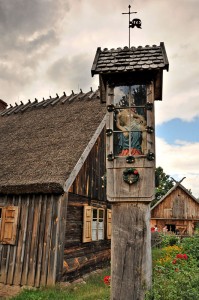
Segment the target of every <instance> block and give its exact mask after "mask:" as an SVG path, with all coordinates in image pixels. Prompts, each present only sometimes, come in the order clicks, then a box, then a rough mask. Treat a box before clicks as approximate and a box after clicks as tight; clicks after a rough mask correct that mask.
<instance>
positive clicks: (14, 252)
mask: <svg viewBox="0 0 199 300" xmlns="http://www.w3.org/2000/svg"><path fill="white" fill-rule="evenodd" d="M14 200H15V202H14V205H16V206H17V205H18V207H19V208H21V196H19V198H18V200H16V199H15V198H14ZM20 216H21V209H19V220H20V219H21V217H20ZM17 228H18V230H17V237H16V245H15V246H13V247H12V249H11V255H10V261H9V270H8V276H7V284H13V280H14V272H15V266H16V265H15V264H16V255H17V245H18V239H19V226H18V227H17Z"/></svg>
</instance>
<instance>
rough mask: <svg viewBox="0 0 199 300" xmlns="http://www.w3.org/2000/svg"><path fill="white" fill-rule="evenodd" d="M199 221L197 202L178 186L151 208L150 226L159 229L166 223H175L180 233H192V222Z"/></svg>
mask: <svg viewBox="0 0 199 300" xmlns="http://www.w3.org/2000/svg"><path fill="white" fill-rule="evenodd" d="M197 222H199V202H197V201H195V200H193V199H192V197H191V196H190V195H189V194H188V193H186V192H185V191H184V190H183V189H182V188H180V187H178V188H176V189H175V190H173V192H172V193H170V194H168V196H167V197H165V199H164V200H163V201H162V202H160V203H159V204H158V205H157V206H156V207H154V209H152V210H151V226H153V225H155V224H156V225H157V226H158V229H159V230H160V231H162V230H163V227H164V226H165V225H166V224H170V225H175V226H176V229H178V230H179V233H180V234H188V235H193V233H194V224H195V223H197Z"/></svg>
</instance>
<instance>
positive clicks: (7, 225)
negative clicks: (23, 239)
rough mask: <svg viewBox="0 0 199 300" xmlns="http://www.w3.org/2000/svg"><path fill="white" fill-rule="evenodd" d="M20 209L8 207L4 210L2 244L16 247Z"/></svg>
mask: <svg viewBox="0 0 199 300" xmlns="http://www.w3.org/2000/svg"><path fill="white" fill-rule="evenodd" d="M17 219H18V207H17V206H7V207H3V208H2V222H1V242H2V243H3V244H10V245H14V244H15V242H16V234H17Z"/></svg>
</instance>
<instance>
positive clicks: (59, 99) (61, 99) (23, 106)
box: [0, 88, 99, 117]
mask: <svg viewBox="0 0 199 300" xmlns="http://www.w3.org/2000/svg"><path fill="white" fill-rule="evenodd" d="M98 92H99V89H97V90H96V91H93V90H92V88H91V90H90V91H88V92H86V93H83V92H82V89H80V92H78V93H74V92H73V91H72V93H71V94H70V95H69V96H67V95H66V93H65V92H63V95H61V96H59V95H58V94H56V96H55V97H51V96H49V98H47V99H44V98H43V99H42V100H41V101H38V99H37V98H35V100H34V101H33V102H31V100H30V99H29V100H28V102H26V103H23V102H22V101H21V103H20V104H18V103H16V102H15V106H13V105H12V104H10V106H9V107H7V108H5V109H4V110H3V111H1V112H0V116H2V117H3V116H10V115H12V114H14V113H15V114H17V113H24V112H25V111H27V110H29V109H37V108H46V107H47V106H55V105H57V104H58V103H61V104H65V103H67V102H68V101H69V102H72V101H76V100H80V99H81V100H84V99H85V98H88V100H91V99H92V98H93V97H94V96H97V97H98V95H97V94H98Z"/></svg>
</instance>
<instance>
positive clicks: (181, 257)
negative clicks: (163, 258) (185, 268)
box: [176, 254, 184, 259]
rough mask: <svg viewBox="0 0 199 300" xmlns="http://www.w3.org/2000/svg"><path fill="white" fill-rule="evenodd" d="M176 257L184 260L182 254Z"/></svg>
mask: <svg viewBox="0 0 199 300" xmlns="http://www.w3.org/2000/svg"><path fill="white" fill-rule="evenodd" d="M176 257H177V258H180V259H183V258H184V256H183V254H177V255H176Z"/></svg>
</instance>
